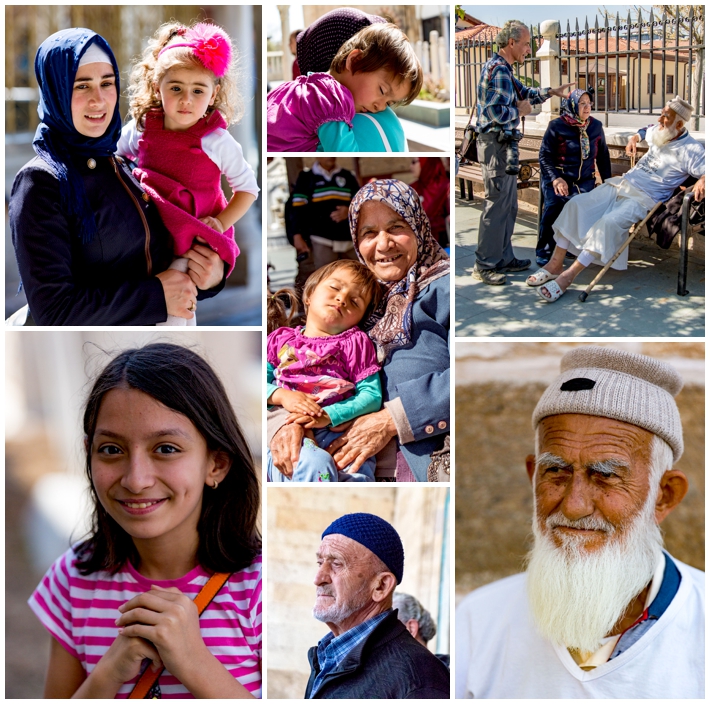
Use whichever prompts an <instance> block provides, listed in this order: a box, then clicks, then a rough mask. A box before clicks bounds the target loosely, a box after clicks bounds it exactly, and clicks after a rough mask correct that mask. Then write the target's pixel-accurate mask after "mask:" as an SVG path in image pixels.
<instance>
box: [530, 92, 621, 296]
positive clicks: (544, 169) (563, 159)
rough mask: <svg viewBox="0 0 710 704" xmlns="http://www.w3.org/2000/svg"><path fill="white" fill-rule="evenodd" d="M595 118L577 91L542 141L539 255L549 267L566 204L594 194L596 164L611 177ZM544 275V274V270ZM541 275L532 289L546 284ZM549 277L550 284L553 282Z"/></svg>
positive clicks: (589, 104)
mask: <svg viewBox="0 0 710 704" xmlns="http://www.w3.org/2000/svg"><path fill="white" fill-rule="evenodd" d="M591 114H592V99H591V97H590V95H589V93H587V92H586V91H583V90H579V89H577V90H573V91H572V92H571V93H570V94H569V96H568V97H567V98H566V99H565V100H563V101H562V106H561V115H560V117H558V118H557V119H555V120H552V122H550V124H549V125H548V127H547V131H546V132H545V136H544V137H543V138H542V146H541V147H540V172H541V174H542V184H541V188H542V189H543V194H544V197H545V206H544V209H543V212H542V217H541V218H540V232H539V235H538V240H537V246H536V247H535V255H536V259H537V263H538V265H540V266H545V264H547V262H548V261H549V260H550V257H551V256H552V252H553V251H554V249H555V240H554V233H553V231H552V223H554V222H555V220H557V218H558V216H559V214H560V213H561V212H562V208H563V207H564V205H565V203H566V202H567V201H568V200H569V199H570V198H572V197H573V196H575V195H577V194H578V193H586V192H588V191H591V190H592V189H593V188H594V186H595V179H594V164H595V162H596V165H597V169H598V170H599V175H600V176H601V178H602V180H603V181H605V180H606V179H608V178H609V177H610V176H611V160H610V158H609V149H608V148H607V146H606V141H605V139H604V129H603V127H602V123H601V122H599V120H597V119H596V118H594V117H591ZM541 271H544V269H543V270H541ZM544 278H545V276H544V274H541V273H540V272H537V273H536V274H533V275H532V276H530V277H528V284H529V285H530V286H539V285H541V284H543V283H545V281H542V280H540V279H544ZM550 278H554V277H549V276H548V278H547V279H546V280H550Z"/></svg>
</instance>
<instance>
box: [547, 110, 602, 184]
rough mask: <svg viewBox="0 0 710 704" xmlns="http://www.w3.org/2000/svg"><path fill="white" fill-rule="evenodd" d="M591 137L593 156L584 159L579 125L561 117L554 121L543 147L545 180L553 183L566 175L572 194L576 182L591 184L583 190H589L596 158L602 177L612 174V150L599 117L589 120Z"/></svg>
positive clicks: (588, 129)
mask: <svg viewBox="0 0 710 704" xmlns="http://www.w3.org/2000/svg"><path fill="white" fill-rule="evenodd" d="M587 136H588V137H589V156H588V157H587V158H586V159H584V161H582V143H581V133H580V131H579V128H578V127H575V126H574V125H570V124H569V123H567V122H566V121H565V120H563V119H562V118H561V117H558V118H556V119H555V120H552V122H550V124H549V125H548V127H547V131H546V132H545V136H544V137H543V138H542V146H541V147H540V170H541V171H542V175H543V179H544V180H545V181H547V182H548V183H552V182H553V181H554V180H555V179H556V178H560V177H562V178H564V180H565V181H567V185H568V186H570V193H571V192H572V190H574V186H575V185H577V186H581V184H585V185H586V186H588V187H587V188H581V190H583V191H589V190H591V189H592V188H593V183H594V162H595V160H596V162H597V168H598V169H599V175H600V176H601V177H602V180H603V181H606V179H608V178H610V177H611V159H610V158H609V149H608V147H607V146H606V140H605V139H604V128H603V127H602V123H601V122H599V120H597V119H595V118H593V117H592V118H590V119H589V126H588V127H587ZM585 182H587V183H585ZM589 182H591V183H589ZM577 190H580V189H577Z"/></svg>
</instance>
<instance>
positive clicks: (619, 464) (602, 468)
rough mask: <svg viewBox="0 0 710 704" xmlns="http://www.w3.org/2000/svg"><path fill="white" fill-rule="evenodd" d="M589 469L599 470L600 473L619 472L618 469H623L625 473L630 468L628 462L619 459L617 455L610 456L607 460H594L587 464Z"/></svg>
mask: <svg viewBox="0 0 710 704" xmlns="http://www.w3.org/2000/svg"><path fill="white" fill-rule="evenodd" d="M587 469H588V470H590V471H592V472H599V473H600V474H619V471H618V470H622V472H621V473H622V474H623V473H627V472H628V471H629V469H630V467H629V464H628V462H624V461H623V460H620V459H617V458H616V457H610V458H609V459H606V460H598V461H597V462H592V463H591V464H589V465H587Z"/></svg>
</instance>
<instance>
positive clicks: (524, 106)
mask: <svg viewBox="0 0 710 704" xmlns="http://www.w3.org/2000/svg"><path fill="white" fill-rule="evenodd" d="M516 107H517V108H518V115H520V117H525V116H526V115H529V114H530V113H531V112H532V105H530V101H529V100H518V104H517V106H516Z"/></svg>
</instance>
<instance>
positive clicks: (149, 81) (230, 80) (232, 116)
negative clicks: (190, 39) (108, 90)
mask: <svg viewBox="0 0 710 704" xmlns="http://www.w3.org/2000/svg"><path fill="white" fill-rule="evenodd" d="M195 24H197V23H196V22H193V24H192V25H191V27H193V26H194V25H195ZM188 29H189V27H187V26H186V25H184V24H182V23H180V22H175V21H173V22H166V23H165V24H163V25H161V26H160V27H158V30H157V31H156V33H155V34H154V35H153V37H152V39H150V40H149V41H148V46H147V47H146V49H145V51H144V52H143V55H142V56H141V57H140V58H139V59H136V61H135V66H134V67H133V70H132V71H131V77H130V81H129V85H128V98H129V106H130V116H131V117H132V118H133V119H134V120H135V121H136V126H137V127H138V129H139V130H142V129H143V128H144V126H145V125H144V118H145V114H146V113H147V112H148V111H149V110H152V109H153V108H159V107H162V102H161V100H160V95H159V94H158V92H157V91H156V90H155V86H157V85H159V84H160V81H162V80H163V77H164V76H165V74H166V73H167V72H168V71H169V70H170V69H171V68H188V69H194V68H198V69H201V70H202V71H206V70H208V69H206V68H205V66H204V65H203V64H202V63H201V62H200V60H199V59H198V58H197V57H196V56H195V54H194V53H193V50H192V49H191V48H190V47H176V48H175V49H171V50H170V51H166V52H164V53H163V54H162V55H161V54H160V52H161V50H162V49H164V48H165V47H166V46H167V45H168V44H169V43H171V42H174V43H176V44H177V43H180V39H181V36H182V35H183V34H184V33H185V31H186V30H188ZM238 80H239V71H238V65H237V56H236V51H235V50H234V47H232V59H231V61H230V64H229V67H228V68H227V70H226V71H225V73H224V75H223V76H222V77H221V78H217V77H216V76H215V78H214V82H215V85H218V86H220V89H219V92H218V93H217V95H216V97H215V101H214V104H213V105H211V106H210V107H209V108H207V112H208V114H209V113H211V112H212V111H214V110H219V112H220V113H221V114H222V117H224V120H225V122H226V123H227V124H228V125H231V124H233V123H235V122H238V121H239V120H240V119H241V117H242V115H243V114H244V106H243V101H242V96H241V94H240V93H239V90H238V88H237V83H238Z"/></svg>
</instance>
